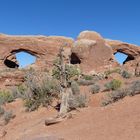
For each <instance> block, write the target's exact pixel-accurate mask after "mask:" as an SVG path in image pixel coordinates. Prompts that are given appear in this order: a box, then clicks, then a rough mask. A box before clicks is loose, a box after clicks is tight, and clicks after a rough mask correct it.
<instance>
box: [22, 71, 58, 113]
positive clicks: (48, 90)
mask: <svg viewBox="0 0 140 140" xmlns="http://www.w3.org/2000/svg"><path fill="white" fill-rule="evenodd" d="M25 84H26V86H27V90H26V94H25V95H26V96H25V99H24V102H25V104H24V105H25V107H26V110H27V111H34V110H35V109H38V107H39V106H45V107H47V106H48V105H50V104H51V103H52V101H53V99H54V98H58V95H59V94H58V93H59V92H60V86H59V83H58V82H57V81H56V80H55V79H53V78H52V77H49V76H48V75H47V74H46V73H36V72H33V73H29V74H28V75H26V82H25Z"/></svg>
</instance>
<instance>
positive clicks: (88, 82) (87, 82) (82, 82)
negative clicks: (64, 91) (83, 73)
mask: <svg viewBox="0 0 140 140" xmlns="http://www.w3.org/2000/svg"><path fill="white" fill-rule="evenodd" d="M77 82H78V84H79V85H81V86H89V85H93V84H95V81H94V80H85V79H79V80H78V81H77Z"/></svg>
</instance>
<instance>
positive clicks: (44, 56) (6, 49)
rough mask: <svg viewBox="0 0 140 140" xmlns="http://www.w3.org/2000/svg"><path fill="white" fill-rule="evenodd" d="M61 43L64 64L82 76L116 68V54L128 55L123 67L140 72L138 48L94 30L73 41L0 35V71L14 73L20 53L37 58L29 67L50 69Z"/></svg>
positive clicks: (66, 38) (44, 37)
mask: <svg viewBox="0 0 140 140" xmlns="http://www.w3.org/2000/svg"><path fill="white" fill-rule="evenodd" d="M64 43H66V44H67V45H66V47H65V48H64V51H65V59H66V61H67V60H68V59H69V58H70V63H71V64H73V65H78V66H79V67H80V68H81V69H82V71H83V72H84V73H89V72H91V71H93V70H94V71H97V72H100V71H104V70H107V69H111V68H114V67H116V66H119V64H118V62H117V61H116V60H115V57H114V54H116V53H117V52H121V53H124V54H126V55H128V57H127V59H126V60H125V61H124V65H123V66H124V67H126V68H127V69H129V70H130V71H132V72H133V73H137V74H138V73H140V65H139V63H140V47H138V46H136V45H132V44H129V43H124V42H121V41H116V40H108V39H104V38H103V37H102V36H101V35H100V34H99V33H97V32H94V31H83V32H81V33H80V34H79V35H78V37H77V39H76V40H73V39H72V38H68V37H62V36H12V35H5V34H0V70H2V69H4V68H11V69H13V68H14V69H15V70H16V69H17V68H18V67H19V63H18V61H17V60H16V56H15V54H16V53H18V52H21V51H25V52H27V53H29V54H32V55H34V56H36V58H37V59H36V62H35V63H34V64H33V65H31V67H34V68H35V69H47V68H48V69H51V68H52V66H53V61H54V60H55V59H56V57H57V54H58V52H59V48H60V47H61V46H62V45H63V44H64ZM25 61H26V58H25ZM20 78H21V77H20ZM0 81H2V80H0Z"/></svg>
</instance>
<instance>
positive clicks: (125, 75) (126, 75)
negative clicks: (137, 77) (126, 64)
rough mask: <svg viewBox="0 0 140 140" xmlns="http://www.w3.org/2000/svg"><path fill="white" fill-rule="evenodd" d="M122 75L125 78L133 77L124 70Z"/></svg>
mask: <svg viewBox="0 0 140 140" xmlns="http://www.w3.org/2000/svg"><path fill="white" fill-rule="evenodd" d="M121 75H122V77H123V78H131V76H132V75H131V74H130V73H129V72H128V71H126V70H123V71H122V73H121Z"/></svg>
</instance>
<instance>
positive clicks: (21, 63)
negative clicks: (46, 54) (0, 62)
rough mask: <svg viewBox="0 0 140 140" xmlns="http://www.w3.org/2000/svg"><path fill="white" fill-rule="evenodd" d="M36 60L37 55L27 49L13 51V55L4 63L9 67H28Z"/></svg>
mask: <svg viewBox="0 0 140 140" xmlns="http://www.w3.org/2000/svg"><path fill="white" fill-rule="evenodd" d="M35 62H36V56H34V55H32V54H31V53H28V52H26V51H17V52H12V55H10V56H9V57H7V58H6V59H5V61H4V64H5V65H6V66H7V67H8V68H26V67H27V66H29V65H32V64H33V63H35Z"/></svg>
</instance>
